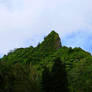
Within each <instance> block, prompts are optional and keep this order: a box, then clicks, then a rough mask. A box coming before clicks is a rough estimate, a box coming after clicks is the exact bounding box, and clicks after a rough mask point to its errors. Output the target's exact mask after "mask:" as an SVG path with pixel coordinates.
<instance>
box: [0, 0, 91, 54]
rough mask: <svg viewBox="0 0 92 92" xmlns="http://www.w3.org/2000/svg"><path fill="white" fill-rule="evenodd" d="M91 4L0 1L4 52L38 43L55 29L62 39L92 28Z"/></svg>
mask: <svg viewBox="0 0 92 92" xmlns="http://www.w3.org/2000/svg"><path fill="white" fill-rule="evenodd" d="M91 4H92V1H91V0H0V44H1V45H0V53H1V54H4V53H7V52H8V51H9V50H11V49H14V48H17V47H25V46H28V45H29V44H32V45H36V44H37V43H38V42H39V41H41V40H42V38H43V37H44V36H45V35H47V34H48V33H49V32H50V31H51V30H53V29H54V30H56V31H57V32H58V33H60V36H61V37H62V39H63V38H64V37H65V36H68V35H69V34H71V33H73V32H77V31H79V30H85V29H87V30H86V31H89V30H92V21H91V20H92V5H91ZM86 31H83V33H84V32H86ZM86 36H87V35H86V34H85V37H86ZM85 37H84V38H85ZM84 38H82V37H80V40H81V39H84ZM72 39H73V38H72ZM83 41H84V40H83ZM27 42H28V44H27ZM26 44H27V45H26ZM80 46H81V45H80Z"/></svg>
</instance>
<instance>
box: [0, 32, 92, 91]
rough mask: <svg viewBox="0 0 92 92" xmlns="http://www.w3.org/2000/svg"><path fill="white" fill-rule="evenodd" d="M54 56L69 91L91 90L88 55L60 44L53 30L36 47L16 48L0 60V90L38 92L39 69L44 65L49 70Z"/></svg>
mask: <svg viewBox="0 0 92 92" xmlns="http://www.w3.org/2000/svg"><path fill="white" fill-rule="evenodd" d="M58 57H59V58H60V59H61V61H62V62H63V64H64V65H65V70H66V71H67V79H68V83H69V84H68V88H69V89H70V92H91V91H92V56H91V54H90V53H89V52H86V51H84V50H83V49H81V48H77V47H76V48H71V47H69V48H68V47H66V46H62V43H61V40H60V37H59V35H58V33H56V32H55V31H52V32H51V33H50V34H49V35H48V36H46V37H45V38H44V40H43V41H42V43H39V44H38V45H37V47H32V46H30V47H27V48H18V49H15V50H14V51H11V52H9V53H8V55H5V56H4V57H3V58H1V59H0V92H42V89H41V88H42V87H41V86H42V85H41V80H42V72H43V69H44V67H48V69H49V70H50V71H51V69H52V67H53V64H54V60H55V59H56V58H58ZM62 80H63V79H62Z"/></svg>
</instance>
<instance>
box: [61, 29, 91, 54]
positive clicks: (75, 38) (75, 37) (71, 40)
mask: <svg viewBox="0 0 92 92" xmlns="http://www.w3.org/2000/svg"><path fill="white" fill-rule="evenodd" d="M91 39H92V31H88V30H83V31H78V32H73V33H71V34H70V35H68V36H66V37H64V38H63V40H62V43H63V45H67V46H68V47H70V46H71V47H73V48H74V47H81V48H82V49H84V50H86V51H89V52H90V53H92V41H91Z"/></svg>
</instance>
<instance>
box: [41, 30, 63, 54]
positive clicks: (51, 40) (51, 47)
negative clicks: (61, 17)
mask: <svg viewBox="0 0 92 92" xmlns="http://www.w3.org/2000/svg"><path fill="white" fill-rule="evenodd" d="M39 47H40V50H41V51H44V50H45V51H46V52H50V51H52V52H53V51H56V50H57V49H59V48H61V47H62V45H61V40H60V37H59V35H58V33H56V32H55V31H52V32H51V33H50V34H49V35H48V36H46V37H45V38H44V41H43V42H42V43H41V44H40V46H39Z"/></svg>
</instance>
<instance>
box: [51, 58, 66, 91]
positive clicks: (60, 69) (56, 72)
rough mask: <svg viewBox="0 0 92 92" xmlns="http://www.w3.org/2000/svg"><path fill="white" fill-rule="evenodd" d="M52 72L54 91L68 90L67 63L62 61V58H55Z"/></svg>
mask: <svg viewBox="0 0 92 92" xmlns="http://www.w3.org/2000/svg"><path fill="white" fill-rule="evenodd" d="M51 74H52V75H51V76H52V78H51V79H52V88H51V89H52V92H68V82H67V74H66V71H65V65H64V64H63V63H62V62H61V60H60V58H56V59H55V63H54V65H53V67H52V71H51Z"/></svg>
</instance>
